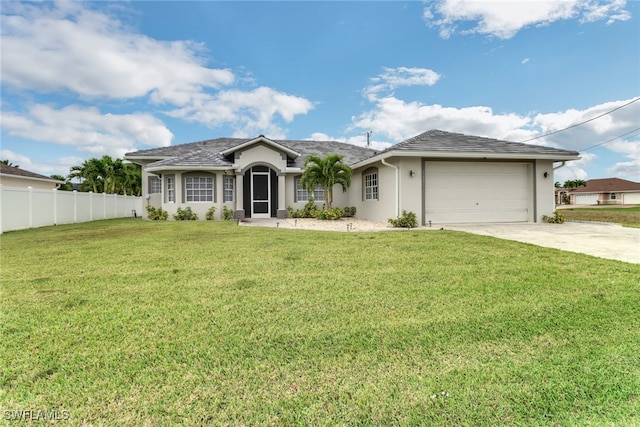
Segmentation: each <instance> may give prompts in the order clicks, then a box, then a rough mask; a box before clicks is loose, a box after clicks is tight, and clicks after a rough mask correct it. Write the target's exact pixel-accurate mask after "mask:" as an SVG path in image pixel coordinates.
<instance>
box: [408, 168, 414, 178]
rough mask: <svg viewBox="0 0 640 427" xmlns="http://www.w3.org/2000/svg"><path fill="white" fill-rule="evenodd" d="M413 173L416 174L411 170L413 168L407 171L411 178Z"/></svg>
mask: <svg viewBox="0 0 640 427" xmlns="http://www.w3.org/2000/svg"><path fill="white" fill-rule="evenodd" d="M415 174H416V173H415V172H414V171H413V169H412V170H410V171H409V176H410V177H411V178H413V176H414V175H415Z"/></svg>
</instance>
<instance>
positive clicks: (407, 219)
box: [389, 209, 418, 228]
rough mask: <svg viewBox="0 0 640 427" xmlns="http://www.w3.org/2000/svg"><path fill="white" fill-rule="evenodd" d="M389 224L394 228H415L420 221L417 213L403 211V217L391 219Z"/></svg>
mask: <svg viewBox="0 0 640 427" xmlns="http://www.w3.org/2000/svg"><path fill="white" fill-rule="evenodd" d="M389 224H391V225H393V226H394V227H402V228H414V227H417V226H418V220H417V219H416V214H415V213H413V212H407V211H406V210H404V209H403V210H402V215H400V216H399V217H398V218H389Z"/></svg>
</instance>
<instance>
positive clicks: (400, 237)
mask: <svg viewBox="0 0 640 427" xmlns="http://www.w3.org/2000/svg"><path fill="white" fill-rule="evenodd" d="M1 239H2V242H1V243H2V249H1V251H2V252H1V261H2V264H1V268H2V300H1V301H2V302H1V312H0V313H1V314H0V315H1V317H0V332H1V335H0V337H1V340H2V351H1V356H0V358H1V359H0V360H1V365H0V371H1V372H0V379H1V381H2V386H1V391H0V402H1V405H0V406H1V407H2V409H3V411H4V412H3V416H4V419H5V420H7V419H11V417H14V419H15V418H17V414H19V411H24V410H35V411H38V410H40V411H53V410H57V411H68V412H64V413H62V412H58V415H59V414H60V413H62V414H63V415H64V414H68V416H69V417H70V419H69V421H68V422H70V423H71V424H74V425H130V426H140V425H142V426H144V425H149V426H152V425H153V426H155V425H172V424H178V425H179V424H182V425H208V424H210V425H220V424H223V425H224V424H231V425H264V424H267V425H299V424H301V425H332V426H333V425H354V424H355V425H416V424H422V425H447V426H450V425H527V426H531V425H593V426H599V425H621V426H630V425H639V424H640V412H639V411H638V408H640V285H639V284H638V277H640V265H634V264H628V263H623V262H617V261H610V260H604V259H599V258H593V257H589V256H586V255H580V254H575V253H570V252H562V251H558V250H554V249H547V248H541V247H536V246H532V245H527V244H522V243H517V242H510V241H505V240H499V239H494V238H490V237H483V236H475V235H470V234H465V233H460V232H453V231H438V230H421V231H416V230H414V231H395V232H391V231H389V232H378V233H355V232H354V233H329V232H319V231H304V230H295V229H294V230H291V229H274V228H268V229H267V228H254V227H238V226H236V225H235V222H224V223H223V222H219V221H218V222H200V221H198V222H159V223H158V222H149V221H142V220H139V219H138V220H132V219H126V220H110V221H100V222H94V223H88V224H79V225H70V226H58V227H49V228H42V229H36V230H27V231H19V232H10V233H6V234H4V235H3V236H2V237H1ZM65 422H67V421H65Z"/></svg>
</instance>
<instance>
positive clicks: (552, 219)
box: [542, 211, 565, 224]
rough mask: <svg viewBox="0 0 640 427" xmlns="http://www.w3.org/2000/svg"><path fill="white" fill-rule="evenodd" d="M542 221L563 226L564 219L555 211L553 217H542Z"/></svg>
mask: <svg viewBox="0 0 640 427" xmlns="http://www.w3.org/2000/svg"><path fill="white" fill-rule="evenodd" d="M542 220H543V221H546V222H548V223H551V224H564V221H565V217H564V215H562V214H561V213H559V212H558V211H555V212H554V213H553V216H547V215H543V216H542Z"/></svg>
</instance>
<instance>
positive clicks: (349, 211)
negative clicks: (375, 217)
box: [344, 206, 356, 218]
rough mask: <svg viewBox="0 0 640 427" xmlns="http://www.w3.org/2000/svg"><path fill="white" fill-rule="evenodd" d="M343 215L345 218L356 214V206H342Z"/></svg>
mask: <svg viewBox="0 0 640 427" xmlns="http://www.w3.org/2000/svg"><path fill="white" fill-rule="evenodd" d="M344 216H345V217H347V218H351V217H352V216H356V207H355V206H345V208H344Z"/></svg>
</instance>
